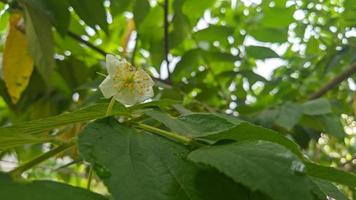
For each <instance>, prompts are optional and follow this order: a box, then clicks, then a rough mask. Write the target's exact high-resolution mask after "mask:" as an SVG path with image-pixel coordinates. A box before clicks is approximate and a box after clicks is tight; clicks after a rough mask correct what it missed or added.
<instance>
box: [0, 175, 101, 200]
mask: <svg viewBox="0 0 356 200" xmlns="http://www.w3.org/2000/svg"><path fill="white" fill-rule="evenodd" d="M0 185H1V191H0V199H4V200H5V199H9V200H10V199H21V200H63V199H75V200H105V199H107V198H105V197H104V196H101V195H99V194H96V193H92V192H89V191H88V190H85V189H82V188H77V187H73V186H70V185H66V184H63V183H57V182H53V181H32V182H30V183H20V182H19V183H17V182H15V181H13V180H12V179H11V177H10V176H8V175H5V174H1V173H0Z"/></svg>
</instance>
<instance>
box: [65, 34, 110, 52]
mask: <svg viewBox="0 0 356 200" xmlns="http://www.w3.org/2000/svg"><path fill="white" fill-rule="evenodd" d="M68 36H69V37H71V38H73V39H74V40H76V41H78V42H80V43H83V44H85V45H86V46H88V47H89V48H91V49H93V50H94V51H96V52H98V53H100V54H101V55H103V56H106V54H108V53H107V52H105V51H104V50H102V49H100V48H99V47H97V46H95V45H94V44H92V43H90V42H88V41H86V40H83V39H82V38H81V37H80V36H79V35H77V34H75V33H73V32H72V31H68Z"/></svg>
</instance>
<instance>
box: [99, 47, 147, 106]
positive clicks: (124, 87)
mask: <svg viewBox="0 0 356 200" xmlns="http://www.w3.org/2000/svg"><path fill="white" fill-rule="evenodd" d="M106 68H107V70H108V73H109V75H108V76H107V77H106V78H105V80H104V81H103V82H102V83H101V84H100V85H99V88H100V90H101V92H102V93H103V95H104V97H105V98H110V97H114V98H115V100H117V101H118V102H120V103H122V104H126V105H133V104H136V103H140V102H143V101H145V100H146V99H148V98H151V97H153V89H152V86H153V85H154V82H153V81H152V79H151V77H150V76H149V75H148V74H147V73H146V72H145V71H144V70H143V69H137V68H136V67H134V66H132V65H131V64H130V63H128V62H127V61H126V60H125V59H120V58H117V57H115V56H113V55H110V54H108V55H106Z"/></svg>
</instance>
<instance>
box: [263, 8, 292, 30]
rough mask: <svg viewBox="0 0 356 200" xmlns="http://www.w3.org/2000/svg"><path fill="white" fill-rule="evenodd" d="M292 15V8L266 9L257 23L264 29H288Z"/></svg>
mask: <svg viewBox="0 0 356 200" xmlns="http://www.w3.org/2000/svg"><path fill="white" fill-rule="evenodd" d="M293 13H294V9H293V8H292V7H289V8H286V7H281V8H280V7H273V8H270V7H268V8H267V9H264V16H263V18H262V19H261V21H260V22H259V23H261V25H263V26H265V27H271V28H286V29H288V26H289V24H291V23H292V22H293V21H294V18H293ZM281 16H283V17H281Z"/></svg>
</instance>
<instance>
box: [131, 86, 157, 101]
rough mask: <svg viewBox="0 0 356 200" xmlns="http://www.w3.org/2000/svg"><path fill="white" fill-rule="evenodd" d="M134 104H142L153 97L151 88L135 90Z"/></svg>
mask: <svg viewBox="0 0 356 200" xmlns="http://www.w3.org/2000/svg"><path fill="white" fill-rule="evenodd" d="M135 93H136V94H135V97H136V99H135V100H136V102H143V101H145V100H147V99H149V98H151V97H153V96H154V93H153V89H152V87H146V88H144V90H143V91H139V90H135Z"/></svg>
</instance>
